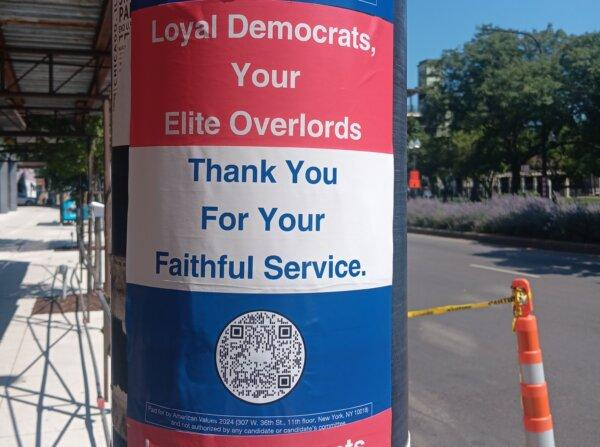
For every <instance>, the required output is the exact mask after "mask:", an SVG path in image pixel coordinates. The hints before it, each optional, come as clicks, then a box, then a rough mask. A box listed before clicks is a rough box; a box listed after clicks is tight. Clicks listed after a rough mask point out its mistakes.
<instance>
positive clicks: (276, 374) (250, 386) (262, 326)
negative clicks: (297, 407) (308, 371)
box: [215, 311, 306, 404]
mask: <svg viewBox="0 0 600 447" xmlns="http://www.w3.org/2000/svg"><path fill="white" fill-rule="evenodd" d="M215 356H216V361H217V369H218V371H219V376H220V377H221V380H222V381H223V384H224V385H225V386H226V387H227V389H228V390H229V391H230V392H231V393H232V394H233V395H234V396H236V397H237V398H239V399H241V400H243V401H245V402H250V403H253V404H268V403H270V402H274V401H276V400H278V399H281V398H282V397H285V396H286V395H287V394H289V393H290V392H291V391H292V390H293V389H294V387H295V386H296V385H297V384H298V381H299V380H300V376H301V375H302V371H303V370H304V360H305V358H306V351H305V348H304V341H303V340H302V335H300V332H299V331H298V329H297V328H296V326H294V324H293V323H292V322H291V321H290V320H288V319H287V318H285V317H284V316H282V315H279V314H277V313H274V312H267V311H256V312H249V313H246V314H243V315H240V316H239V317H237V318H236V319H235V320H233V321H232V322H231V323H229V324H228V325H227V326H226V327H225V328H224V329H223V332H221V336H220V337H219V342H218V343H217V349H216V352H215Z"/></svg>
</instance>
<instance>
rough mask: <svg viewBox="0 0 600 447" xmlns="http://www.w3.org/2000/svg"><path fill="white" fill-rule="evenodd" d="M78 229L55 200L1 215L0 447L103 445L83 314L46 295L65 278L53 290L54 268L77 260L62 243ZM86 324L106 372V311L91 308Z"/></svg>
mask: <svg viewBox="0 0 600 447" xmlns="http://www.w3.org/2000/svg"><path fill="white" fill-rule="evenodd" d="M74 237H75V227H74V226H61V225H60V224H58V210H57V209H55V208H43V207H19V209H18V211H16V212H12V213H8V214H2V215H0V445H1V446H2V447H9V446H19V447H20V446H36V447H42V446H56V445H59V446H61V447H62V446H77V447H79V446H86V445H90V446H105V445H106V441H105V437H104V432H103V427H102V422H101V417H100V413H99V409H98V408H97V407H96V395H97V394H96V384H95V380H94V372H93V367H92V358H91V354H90V348H89V345H88V340H87V337H86V333H85V330H84V327H83V315H82V313H81V312H66V311H64V309H63V306H62V305H61V300H56V301H50V300H48V301H44V298H47V297H50V296H60V294H61V287H62V282H61V280H57V281H56V283H55V285H54V290H52V280H53V276H54V273H55V271H56V268H57V267H58V266H59V265H61V264H65V265H68V266H69V268H70V271H71V270H72V268H74V267H75V266H76V264H77V260H78V253H77V251H75V250H65V249H64V248H65V247H69V246H72V244H73V242H72V241H73V239H72V238H74ZM70 271H69V275H70ZM36 300H37V305H36ZM34 305H36V306H35V309H36V313H35V314H33V313H32V311H33V310H34ZM88 327H89V330H90V335H91V338H92V343H93V346H94V351H95V356H96V362H97V365H98V368H99V371H98V372H99V374H100V378H102V369H101V368H102V357H101V356H102V352H103V339H102V333H101V332H100V330H101V328H102V313H101V312H99V311H96V312H92V313H91V321H90V323H89V325H88ZM107 413H109V414H110V410H108V411H107ZM109 423H110V421H109Z"/></svg>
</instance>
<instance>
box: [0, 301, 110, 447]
mask: <svg viewBox="0 0 600 447" xmlns="http://www.w3.org/2000/svg"><path fill="white" fill-rule="evenodd" d="M46 306H47V307H48V310H47V313H46V315H47V316H46V315H43V316H42V315H31V316H30V317H28V318H27V319H25V318H22V319H20V321H21V322H22V323H24V324H26V325H27V335H26V336H28V337H30V338H31V340H33V342H34V343H35V346H36V347H37V348H38V350H39V352H38V353H37V354H36V355H35V357H33V358H31V359H30V361H29V362H28V363H27V365H26V366H25V367H24V368H22V369H21V370H20V371H18V372H14V373H12V374H10V375H7V376H0V387H2V391H3V392H2V391H0V393H1V394H0V398H3V399H2V400H0V403H2V402H3V401H4V402H5V405H6V406H7V409H8V413H9V416H10V422H11V425H12V428H13V436H14V438H13V439H14V441H15V442H16V444H17V445H18V446H23V445H24V444H23V434H22V433H21V430H20V427H21V426H26V427H27V428H30V427H32V426H33V425H35V446H36V447H43V446H59V445H61V441H62V440H63V437H64V435H65V433H66V432H67V430H68V429H69V427H70V426H71V425H72V423H73V422H74V421H80V422H83V424H84V427H85V431H86V435H87V441H84V440H83V439H82V440H81V445H90V446H93V447H96V446H97V445H98V442H97V441H96V439H95V435H94V427H93V424H94V420H93V418H96V417H99V416H100V411H99V409H98V407H96V406H95V405H92V403H91V393H90V385H89V380H88V366H87V362H88V360H87V359H86V354H85V349H84V346H85V344H84V340H83V337H85V334H84V330H83V328H82V325H81V323H80V317H82V314H81V312H79V310H80V309H78V310H77V311H76V312H75V314H74V315H72V316H71V318H72V319H74V321H71V319H69V317H67V315H66V314H65V312H63V309H62V307H61V304H60V302H59V301H57V300H47V301H46ZM44 321H45V324H42V323H43V322H44ZM40 326H43V327H40ZM36 328H37V331H36ZM40 331H43V333H44V335H43V336H40ZM73 335H75V336H76V337H77V349H78V354H79V355H78V356H75V355H76V353H75V352H73V354H74V356H73V358H72V361H73V362H77V361H79V362H80V363H81V374H82V378H83V394H84V399H83V401H79V400H77V398H76V397H75V395H76V394H79V392H78V391H75V392H73V390H72V388H71V387H72V386H73V384H72V383H70V382H69V380H68V379H66V378H65V377H64V376H63V374H61V366H66V365H60V364H59V365H55V364H54V362H53V360H52V359H51V353H52V349H53V348H55V347H56V346H57V345H58V344H59V343H73V342H75V340H74V339H73ZM40 362H42V365H41V370H42V376H41V380H40V384H39V387H32V385H29V386H27V384H28V383H30V380H23V379H24V377H25V375H26V374H27V373H28V372H30V371H31V370H32V369H35V368H37V369H39V368H40ZM33 375H34V376H35V374H33ZM51 376H54V383H55V386H56V381H57V382H58V384H59V388H58V390H56V389H54V390H48V384H49V383H50V382H52V381H51V380H49V379H50V377H51ZM21 381H23V384H21ZM28 407H35V415H36V416H35V424H34V421H33V420H32V419H31V418H29V419H26V420H25V421H24V418H23V414H21V415H19V413H20V410H21V411H22V410H23V409H24V408H28ZM49 414H52V415H53V418H54V426H57V425H56V416H58V417H59V418H61V422H60V423H61V424H62V428H61V429H60V430H57V431H53V432H52V433H49V431H48V428H47V427H46V430H44V425H45V424H47V421H48V418H49ZM58 426H60V425H58ZM49 437H52V438H54V439H48V438H49Z"/></svg>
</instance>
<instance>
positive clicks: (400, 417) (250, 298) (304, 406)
mask: <svg viewBox="0 0 600 447" xmlns="http://www.w3.org/2000/svg"><path fill="white" fill-rule="evenodd" d="M113 1H114V4H113V76H112V79H113V89H112V94H113V98H112V123H113V134H112V145H113V148H112V207H113V216H112V229H113V234H112V262H111V277H112V288H111V290H112V296H111V307H112V311H113V321H112V328H113V330H112V415H113V422H114V432H113V443H114V445H115V446H121V445H130V446H166V445H168V446H182V447H183V446H188V445H195V446H204V445H206V446H209V445H210V446H212V447H218V446H223V447H252V446H264V445H269V446H270V447H290V446H300V445H309V446H311V447H339V446H344V447H363V446H373V447H375V446H376V447H386V446H388V447H391V446H394V447H397V446H404V445H407V444H408V430H407V369H406V223H405V216H406V86H405V84H406V78H405V71H406V53H405V41H406V37H405V13H406V11H405V2H404V1H403V0H397V1H396V2H395V3H394V2H383V3H381V2H379V3H378V2H372V3H371V2H363V1H358V0H319V1H314V2H296V1H286V2H284V1H272V0H254V1H244V0H241V1H234V2H210V1H209V2H199V1H181V2H168V1H160V0H133V2H132V4H131V5H129V4H128V3H127V1H126V0H113Z"/></svg>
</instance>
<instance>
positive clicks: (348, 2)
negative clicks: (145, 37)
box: [131, 0, 394, 22]
mask: <svg viewBox="0 0 600 447" xmlns="http://www.w3.org/2000/svg"><path fill="white" fill-rule="evenodd" d="M178 1H194V0H132V1H131V9H132V10H134V11H135V10H136V9H141V8H147V7H148V6H155V5H160V4H163V3H176V2H178ZM196 1H197V0H196ZM275 1H279V0H275ZM294 1H300V2H303V3H316V4H319V5H327V6H337V7H339V8H346V9H351V10H353V11H359V12H364V13H365V14H369V15H372V16H377V17H381V18H382V19H385V20H388V21H390V22H392V21H393V20H394V2H393V0H294Z"/></svg>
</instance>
